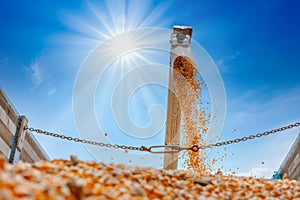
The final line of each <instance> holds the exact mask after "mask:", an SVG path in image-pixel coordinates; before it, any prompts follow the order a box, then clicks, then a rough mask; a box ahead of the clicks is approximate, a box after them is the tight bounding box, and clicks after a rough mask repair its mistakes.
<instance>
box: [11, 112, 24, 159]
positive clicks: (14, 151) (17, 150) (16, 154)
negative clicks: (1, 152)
mask: <svg viewBox="0 0 300 200" xmlns="http://www.w3.org/2000/svg"><path fill="white" fill-rule="evenodd" d="M27 124H28V119H27V118H26V117H25V116H19V118H18V124H17V129H16V133H15V135H14V136H12V143H11V144H12V147H11V150H10V155H9V159H8V162H9V163H11V164H16V163H17V162H18V161H19V160H20V155H21V150H22V147H23V142H24V139H25V134H26V131H25V130H24V127H25V126H26V125H27Z"/></svg>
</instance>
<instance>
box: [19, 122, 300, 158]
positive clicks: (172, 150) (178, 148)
mask: <svg viewBox="0 0 300 200" xmlns="http://www.w3.org/2000/svg"><path fill="white" fill-rule="evenodd" d="M298 126H300V122H296V123H294V124H290V125H287V126H283V127H280V128H277V129H273V130H271V131H266V132H263V133H258V134H256V135H250V136H246V137H242V138H237V139H234V140H227V141H224V142H217V143H213V144H209V145H203V146H198V145H193V146H191V147H181V146H177V145H159V146H150V147H146V146H143V145H142V146H140V147H134V146H126V145H118V144H110V143H103V142H95V141H90V140H84V139H80V138H76V137H71V136H65V135H60V134H57V133H51V132H48V131H43V130H40V129H35V128H32V127H28V126H27V125H26V126H25V127H24V130H29V131H31V132H36V133H39V134H43V135H48V136H52V137H57V138H61V139H66V140H72V141H74V142H80V143H84V144H91V145H97V146H101V147H108V148H115V149H124V150H135V151H147V152H150V153H178V152H180V151H183V150H190V151H194V152H197V151H199V150H204V149H207V148H213V147H220V146H224V145H229V144H233V143H239V142H244V141H247V140H252V139H255V138H259V137H263V136H267V135H271V134H274V133H278V132H281V131H285V130H287V129H292V128H295V127H298ZM161 148H164V150H162V151H159V150H158V151H157V150H155V149H161Z"/></svg>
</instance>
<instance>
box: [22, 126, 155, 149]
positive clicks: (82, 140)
mask: <svg viewBox="0 0 300 200" xmlns="http://www.w3.org/2000/svg"><path fill="white" fill-rule="evenodd" d="M24 129H25V130H29V131H31V132H36V133H39V134H43V135H48V136H52V137H57V138H60V139H65V140H72V141H74V142H79V143H84V144H91V145H96V146H101V147H108V148H115V149H124V150H126V149H127V150H135V151H149V148H147V147H145V146H140V147H133V146H125V145H118V144H109V143H103V142H95V141H90V140H84V139H80V138H76V137H71V136H65V135H60V134H57V133H51V132H48V131H42V130H41V129H35V128H32V127H28V126H25V127H24Z"/></svg>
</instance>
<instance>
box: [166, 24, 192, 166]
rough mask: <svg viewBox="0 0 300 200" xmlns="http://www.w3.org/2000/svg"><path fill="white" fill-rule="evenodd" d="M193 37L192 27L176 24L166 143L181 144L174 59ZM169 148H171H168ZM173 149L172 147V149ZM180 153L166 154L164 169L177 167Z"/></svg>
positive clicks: (172, 42) (171, 64)
mask: <svg viewBox="0 0 300 200" xmlns="http://www.w3.org/2000/svg"><path fill="white" fill-rule="evenodd" d="M191 37H192V28H191V27H182V26H174V27H173V33H172V35H171V40H170V42H171V55H170V57H171V58H170V75H169V91H168V109H167V122H166V136H165V145H180V121H181V111H180V105H179V101H178V99H177V98H176V89H175V84H174V83H175V81H176V80H175V76H174V73H173V72H174V61H175V59H176V57H178V56H180V55H182V53H183V54H184V52H185V51H187V48H189V47H190V42H191ZM166 150H169V149H166ZM170 150H171V149H170ZM178 156H179V154H178V153H172V154H165V156H164V169H177V165H178Z"/></svg>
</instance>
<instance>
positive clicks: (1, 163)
mask: <svg viewBox="0 0 300 200" xmlns="http://www.w3.org/2000/svg"><path fill="white" fill-rule="evenodd" d="M0 199H9V200H12V199H69V200H72V199H133V200H137V199H157V200H158V199H172V200H174V199H176V200H177V199H300V182H297V181H294V180H288V179H284V180H264V179H258V178H253V177H250V178H246V177H235V176H222V175H221V174H216V175H208V176H199V175H196V174H195V173H191V172H188V171H183V170H159V169H153V168H140V167H129V166H124V165H116V164H111V165H109V166H107V165H105V164H103V163H96V162H83V161H80V160H78V159H77V158H76V157H74V156H71V159H70V160H53V161H51V162H46V161H43V162H36V163H33V164H29V163H23V162H19V163H18V164H16V165H15V166H13V165H9V164H7V163H6V160H5V159H3V158H2V159H0Z"/></svg>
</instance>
